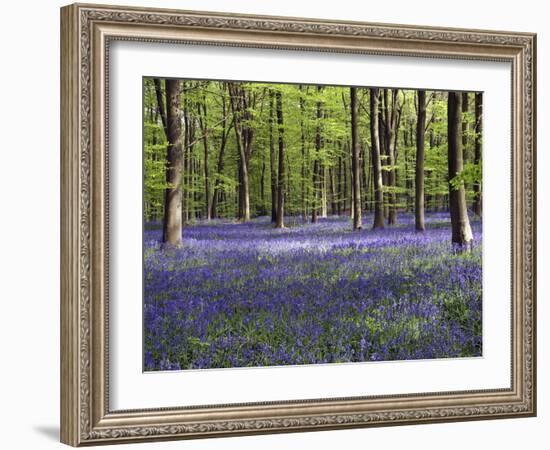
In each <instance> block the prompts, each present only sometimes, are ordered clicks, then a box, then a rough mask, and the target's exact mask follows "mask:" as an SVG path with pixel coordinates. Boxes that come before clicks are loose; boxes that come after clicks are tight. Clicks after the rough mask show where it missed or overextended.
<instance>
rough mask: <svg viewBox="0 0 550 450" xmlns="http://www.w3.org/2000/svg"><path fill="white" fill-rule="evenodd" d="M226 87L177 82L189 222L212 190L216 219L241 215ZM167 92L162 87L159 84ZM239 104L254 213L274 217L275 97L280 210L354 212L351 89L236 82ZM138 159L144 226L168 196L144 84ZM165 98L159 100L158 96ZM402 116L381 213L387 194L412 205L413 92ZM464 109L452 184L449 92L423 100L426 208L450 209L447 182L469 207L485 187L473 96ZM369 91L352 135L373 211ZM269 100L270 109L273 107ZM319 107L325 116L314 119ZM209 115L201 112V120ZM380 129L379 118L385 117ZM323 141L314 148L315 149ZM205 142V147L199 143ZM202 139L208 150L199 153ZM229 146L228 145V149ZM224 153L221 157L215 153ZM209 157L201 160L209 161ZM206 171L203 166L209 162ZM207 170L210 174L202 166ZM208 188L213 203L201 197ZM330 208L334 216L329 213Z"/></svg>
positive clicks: (161, 148)
mask: <svg viewBox="0 0 550 450" xmlns="http://www.w3.org/2000/svg"><path fill="white" fill-rule="evenodd" d="M228 84H229V82H225V81H204V80H183V81H181V85H180V92H181V109H182V142H183V146H182V147H183V150H182V151H183V154H182V157H183V159H184V173H183V182H182V189H183V197H184V198H183V212H184V216H185V217H186V218H187V220H190V221H191V220H193V219H195V218H198V217H205V215H206V210H207V206H208V205H209V204H210V203H211V202H212V196H213V195H214V191H215V192H216V198H217V202H216V203H217V214H218V216H219V217H227V218H235V217H236V216H237V215H238V205H239V186H240V185H241V184H242V180H240V179H239V164H240V155H239V150H238V145H237V143H238V142H237V136H236V133H235V128H234V123H235V122H234V111H233V109H232V105H231V97H230V95H229V90H228ZM161 85H162V86H164V83H163V82H161ZM235 85H238V87H239V92H241V93H242V95H243V97H242V98H239V99H238V100H239V102H240V101H241V100H244V102H243V103H242V104H241V106H239V108H241V107H242V105H245V108H244V109H243V110H239V111H238V112H239V119H240V122H239V124H240V127H241V128H242V129H243V130H244V132H245V133H249V137H250V141H249V143H250V145H249V148H248V150H247V151H249V154H248V155H247V159H248V172H249V174H248V175H249V184H250V186H249V192H250V207H251V211H252V214H253V215H254V214H269V212H270V211H271V189H272V188H271V171H272V167H271V158H270V152H271V150H270V149H271V142H273V147H274V156H275V161H274V162H275V164H274V167H273V170H274V172H275V175H276V174H277V163H278V138H279V127H278V126H277V124H276V111H275V105H274V96H275V93H280V94H281V96H282V109H283V117H284V124H283V126H282V127H280V131H281V132H282V133H283V135H284V148H285V163H286V176H285V210H286V213H287V214H290V215H298V214H302V213H303V212H304V211H307V212H308V214H311V208H312V205H313V204H317V205H318V208H319V209H318V212H319V213H321V212H322V211H323V209H324V208H322V204H326V209H328V212H329V213H331V212H332V213H335V212H336V211H338V210H340V211H343V210H344V208H345V210H346V211H347V213H349V208H350V205H351V180H352V177H351V169H350V167H351V157H350V149H351V118H350V114H351V112H350V89H349V88H348V87H332V86H323V87H322V88H321V89H320V90H319V89H318V88H317V86H313V85H297V84H271V83H249V82H247V83H235ZM143 93H144V102H143V108H144V109H143V142H144V145H143V154H144V163H143V164H144V207H145V216H146V220H160V219H161V218H162V216H163V201H164V190H165V189H166V187H167V185H166V181H165V180H166V174H165V172H166V169H167V168H166V162H165V161H166V146H167V140H166V136H165V133H164V128H163V124H162V120H161V117H160V114H159V108H158V104H157V96H156V92H155V85H154V82H153V79H149V78H146V79H144V90H143ZM161 94H162V96H163V95H164V93H163V92H162V93H161ZM388 97H389V102H390V105H389V108H390V111H391V109H392V108H396V111H398V112H399V114H400V115H399V127H398V129H397V137H396V139H395V161H394V163H393V164H392V165H390V164H389V161H390V159H389V157H388V155H385V154H384V152H383V148H382V149H381V150H382V151H381V155H380V158H381V163H382V171H383V177H384V178H387V177H388V176H389V175H390V173H391V172H394V173H395V178H396V181H397V184H396V186H384V192H385V194H387V195H384V201H385V205H386V206H387V204H388V201H389V199H390V194H395V198H396V202H397V203H396V206H397V207H398V208H403V209H404V208H406V209H409V210H410V209H411V208H412V207H413V206H414V186H415V166H416V122H417V114H418V113H417V105H416V103H417V99H416V92H415V91H413V90H399V91H398V95H397V100H396V102H395V105H393V104H391V97H392V96H391V95H389V96H388ZM469 97H470V108H469V110H468V112H465V113H464V114H463V120H464V122H465V123H466V130H465V148H464V160H465V164H464V170H463V171H462V172H461V173H460V174H457V175H456V176H455V177H453V178H452V179H451V180H448V173H447V172H448V169H447V94H446V93H445V92H427V93H426V98H427V108H426V113H427V118H426V134H425V161H424V170H425V197H426V201H425V204H426V208H427V209H438V208H446V205H447V201H448V193H449V183H450V185H451V186H452V187H453V188H456V187H457V186H459V185H464V186H465V187H466V193H467V196H468V198H469V199H472V198H473V196H474V193H473V186H474V184H481V176H482V166H481V163H479V164H474V161H473V154H474V143H475V140H476V137H477V138H479V139H481V137H480V136H476V134H475V115H474V111H473V94H470V96H469ZM370 100H371V99H370V90H369V89H367V88H358V89H357V101H358V113H359V114H358V134H359V146H360V158H361V160H360V165H361V167H362V172H361V184H362V193H361V196H362V203H363V205H365V206H366V207H369V208H370V207H372V205H373V198H374V194H373V181H372V178H373V177H372V158H371V145H372V137H371V134H370V120H371V118H370V111H369V102H370ZM272 102H273V104H272ZM318 105H319V106H320V113H321V118H320V119H318V118H317V113H318V111H317V107H318ZM205 109H206V113H205V112H204V111H205ZM380 120H381V122H382V123H384V115H383V114H382V115H381V118H380ZM317 134H319V138H320V144H321V145H320V150H319V151H317V150H316V138H317ZM205 136H206V139H204V137H205ZM205 140H206V144H207V150H208V151H207V152H206V154H205V148H204V145H205ZM224 143H225V144H224ZM222 148H223V155H220V154H221V152H222ZM205 158H206V159H205ZM206 163H207V164H206ZM316 163H317V164H318V165H319V171H320V175H319V176H320V182H319V184H318V185H315V184H314V182H313V178H314V173H313V168H314V166H315V164H316ZM206 165H207V166H208V173H206V172H205V166H206ZM206 186H208V191H209V196H210V198H206ZM333 208H334V209H333Z"/></svg>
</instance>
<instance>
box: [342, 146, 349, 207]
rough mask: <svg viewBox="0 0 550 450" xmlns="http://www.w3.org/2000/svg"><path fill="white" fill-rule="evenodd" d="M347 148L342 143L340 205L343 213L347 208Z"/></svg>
mask: <svg viewBox="0 0 550 450" xmlns="http://www.w3.org/2000/svg"><path fill="white" fill-rule="evenodd" d="M347 150H348V146H347V144H345V145H344V151H345V153H346V157H345V158H342V164H343V172H342V173H343V174H344V190H343V192H342V206H343V208H344V214H346V211H347V210H348V158H347Z"/></svg>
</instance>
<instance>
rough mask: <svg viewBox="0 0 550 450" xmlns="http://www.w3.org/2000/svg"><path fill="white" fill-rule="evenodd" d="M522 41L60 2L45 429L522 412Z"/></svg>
mask: <svg viewBox="0 0 550 450" xmlns="http://www.w3.org/2000/svg"><path fill="white" fill-rule="evenodd" d="M535 69H536V36H535V35H534V34H531V33H517V32H504V31H486V30H466V29H446V28H433V27H423V26H411V25H385V24H372V23H360V22H336V21H327V20H315V19H301V18H286V17H264V16H261V17H260V16H250V15H241V14H227V13H223V14H222V13H211V12H195V11H174V10H162V9H143V8H131V7H115V6H97V5H83V4H75V5H70V6H66V7H64V8H62V9H61V92H62V97H61V177H62V179H61V186H62V190H61V205H62V210H61V236H62V247H61V264H62V267H61V274H62V277H61V440H62V442H64V443H66V444H69V445H72V446H80V445H90V444H108V443H122V442H137V441H146V440H161V439H188V438H189V439H190V438H199V437H216V436H229V435H243V434H259V433H275V432H296V431H313V430H326V429H337V428H346V427H347V428H350V427H367V426H386V425H400V424H421V423H430V422H431V423H433V422H442V421H458V420H477V419H496V418H505V417H530V416H534V415H535V414H536V335H535V323H536V317H535V311H536V310H535V298H536V295H535V286H536V282H535V276H536V267H535V264H536V263H535V261H536V255H535V244H536V211H535V198H536V190H535V188H536V186H535V180H536V174H535V160H536V158H535V146H536V118H535V112H536V111H535V98H536V95H535V88H536V73H535Z"/></svg>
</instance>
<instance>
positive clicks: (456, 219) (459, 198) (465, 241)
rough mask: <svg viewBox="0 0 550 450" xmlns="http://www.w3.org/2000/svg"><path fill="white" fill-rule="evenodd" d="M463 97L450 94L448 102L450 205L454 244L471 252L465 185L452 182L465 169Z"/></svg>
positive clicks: (462, 249)
mask: <svg viewBox="0 0 550 450" xmlns="http://www.w3.org/2000/svg"><path fill="white" fill-rule="evenodd" d="M461 103H462V97H461V95H460V93H458V92H449V97H448V100H447V114H448V117H447V122H448V123H447V140H448V147H449V148H448V168H449V173H448V176H449V205H450V209H451V229H452V243H453V245H454V246H455V247H456V249H457V250H458V251H464V250H469V249H470V248H471V245H472V240H473V236H472V230H471V228H470V221H469V220H468V210H467V207H466V194H465V192H464V183H463V182H459V183H458V185H453V183H451V180H453V179H456V178H455V177H457V176H460V175H461V173H462V170H463V168H464V160H463V154H462V137H461V117H460V116H461V109H462V105H461Z"/></svg>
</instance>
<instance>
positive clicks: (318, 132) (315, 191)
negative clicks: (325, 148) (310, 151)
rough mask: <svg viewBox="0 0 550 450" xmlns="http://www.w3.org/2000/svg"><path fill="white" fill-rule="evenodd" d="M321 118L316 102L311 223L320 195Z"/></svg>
mask: <svg viewBox="0 0 550 450" xmlns="http://www.w3.org/2000/svg"><path fill="white" fill-rule="evenodd" d="M321 89H322V88H321V86H317V93H320V92H321ZM322 117H323V111H322V108H321V102H320V101H317V116H316V118H317V125H316V129H315V157H314V162H313V205H312V207H311V222H312V223H316V222H317V208H318V207H319V194H320V185H319V183H320V178H321V177H320V173H319V172H320V168H319V166H320V164H319V153H320V152H321V118H322Z"/></svg>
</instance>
